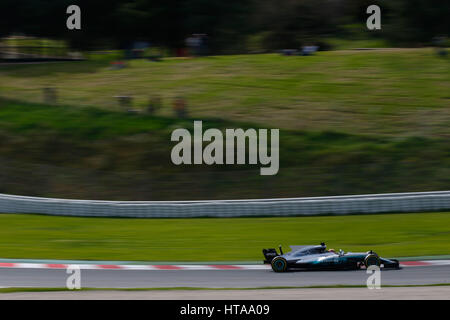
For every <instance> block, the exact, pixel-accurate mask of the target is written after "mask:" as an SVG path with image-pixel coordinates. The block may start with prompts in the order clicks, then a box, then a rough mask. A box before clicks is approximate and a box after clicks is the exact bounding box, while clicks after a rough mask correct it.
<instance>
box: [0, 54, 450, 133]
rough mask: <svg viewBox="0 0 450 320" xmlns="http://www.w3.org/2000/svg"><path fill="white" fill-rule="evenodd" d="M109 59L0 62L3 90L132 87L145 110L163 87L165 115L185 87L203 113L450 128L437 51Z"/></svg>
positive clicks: (108, 97)
mask: <svg viewBox="0 0 450 320" xmlns="http://www.w3.org/2000/svg"><path fill="white" fill-rule="evenodd" d="M109 59H110V56H108V55H105V56H101V55H100V56H98V58H97V59H94V60H93V61H87V62H76V63H72V62H69V63H54V64H44V65H22V66H0V96H3V97H8V98H13V99H17V98H18V97H20V99H24V100H27V101H33V102H41V101H42V94H41V89H42V88H43V87H47V86H52V87H56V88H58V89H59V96H60V103H62V104H65V105H72V106H80V105H89V106H100V107H103V108H106V109H109V110H113V109H117V108H118V107H117V102H116V101H115V99H114V98H113V97H114V96H116V95H123V94H129V95H133V96H134V97H135V105H136V107H137V108H144V107H145V106H146V104H147V101H148V99H149V96H152V95H159V96H161V98H162V99H163V104H164V107H163V109H162V110H161V112H160V114H161V115H162V116H169V115H172V102H173V99H174V98H175V97H176V96H179V95H182V96H185V97H186V99H187V101H188V104H189V112H190V114H191V115H192V116H193V117H195V118H209V117H218V118H222V119H227V120H230V121H239V122H241V121H244V122H252V123H258V124H260V125H261V126H267V125H269V126H271V127H278V128H285V129H295V130H314V131H321V130H333V131H339V132H345V133H352V134H361V133H364V134H374V135H380V134H383V135H395V136H412V135H420V136H427V137H428V136H445V137H447V138H448V137H449V135H450V125H449V124H450V123H449V119H450V108H449V106H450V100H449V99H450V95H449V92H450V65H449V63H450V62H449V61H450V60H449V59H443V58H439V57H437V56H436V55H435V54H434V52H433V50H432V49H381V50H373V51H371V50H370V51H367V50H364V51H357V50H353V51H351V50H347V51H332V52H320V53H318V54H317V55H316V56H311V57H283V56H280V55H277V54H264V55H241V56H215V57H205V58H199V59H166V60H163V61H162V62H150V61H146V60H140V61H138V60H137V61H131V62H129V67H128V68H125V69H121V70H111V68H110V64H109Z"/></svg>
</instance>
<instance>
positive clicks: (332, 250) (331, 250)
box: [328, 249, 336, 253]
mask: <svg viewBox="0 0 450 320" xmlns="http://www.w3.org/2000/svg"><path fill="white" fill-rule="evenodd" d="M328 252H333V253H336V251H335V250H334V249H330V250H328Z"/></svg>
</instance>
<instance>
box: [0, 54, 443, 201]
mask: <svg viewBox="0 0 450 320" xmlns="http://www.w3.org/2000/svg"><path fill="white" fill-rule="evenodd" d="M110 58H111V57H110V56H109V55H104V56H98V58H95V59H93V60H91V61H86V62H76V63H53V64H37V65H14V66H0V97H9V98H10V99H5V98H3V99H0V168H1V169H2V170H0V192H3V193H15V194H27V195H36V196H51V197H67V198H88V199H93V198H94V199H117V200H172V199H176V200H180V199H225V198H259V197H295V196H319V195H340V194H360V193H377V192H404V191H431V190H442V189H448V188H449V187H450V144H449V143H448V141H449V138H450V99H449V98H450V95H449V92H450V90H449V89H450V88H449V86H450V81H449V80H450V72H449V71H450V66H449V60H448V59H443V58H439V57H437V56H435V55H434V54H433V51H432V50H431V49H383V50H373V51H371V50H369V51H367V50H365V51H357V50H356V51H355V50H354V51H351V50H348V51H335V52H320V53H318V54H317V55H316V56H310V57H283V56H279V55H275V54H267V55H266V54H264V55H245V56H244V55H242V56H216V57H205V58H199V59H167V60H163V61H162V62H150V61H146V60H140V61H131V62H129V67H127V68H125V69H121V70H111V69H110V64H109V60H110ZM47 86H54V87H56V88H58V89H59V102H60V105H59V106H50V105H45V104H41V103H36V101H41V100H42V94H41V93H42V92H41V91H42V90H41V89H42V88H43V87H47ZM118 94H132V95H134V96H135V107H136V108H145V106H146V103H147V101H148V99H149V97H150V96H153V95H160V96H161V97H162V100H163V108H162V109H161V110H160V111H159V112H158V113H157V114H156V116H150V115H146V114H145V113H142V114H127V113H124V112H123V110H119V107H118V106H117V102H116V101H115V99H114V98H113V96H115V95H118ZM178 95H183V96H185V97H186V98H187V101H188V111H189V119H185V120H180V119H177V118H175V117H174V116H173V110H172V106H171V103H172V101H173V99H174V98H175V97H176V96H178ZM11 98H13V99H11ZM20 101H34V103H29V102H28V103H25V102H20ZM85 106H87V107H85ZM194 119H196V120H204V126H205V127H206V128H207V127H217V128H220V129H225V128H249V127H252V128H267V127H269V128H279V129H280V171H279V173H278V175H276V176H263V177H262V176H260V175H259V167H260V166H259V165H253V166H250V165H248V166H206V165H201V166H179V167H177V166H175V165H173V164H172V163H171V161H170V151H171V148H172V147H173V146H174V143H171V142H170V134H171V132H172V131H173V130H174V129H175V128H179V127H183V128H189V129H191V128H192V126H193V120H194Z"/></svg>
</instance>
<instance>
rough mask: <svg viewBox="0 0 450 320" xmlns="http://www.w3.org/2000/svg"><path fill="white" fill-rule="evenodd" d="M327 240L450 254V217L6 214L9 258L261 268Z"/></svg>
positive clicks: (388, 253) (351, 247)
mask: <svg viewBox="0 0 450 320" xmlns="http://www.w3.org/2000/svg"><path fill="white" fill-rule="evenodd" d="M321 241H325V242H326V243H327V244H328V246H329V247H330V248H335V249H340V248H342V249H343V250H345V251H367V250H370V249H372V250H374V251H376V252H377V253H379V254H380V255H381V256H385V257H392V256H395V257H402V256H419V255H440V254H448V253H449V244H450V213H448V212H446V213H414V214H413V213H411V214H383V215H355V216H326V217H294V218H222V219H212V218H208V219H207V218H204V219H110V218H75V217H53V216H41V215H14V214H1V215H0V257H2V258H28V259H75V260H76V259H79V260H126V261H133V260H135V261H239V260H241V261H250V260H252V261H254V260H261V259H262V253H261V249H262V248H268V247H271V248H272V247H276V246H277V245H278V244H282V245H283V246H284V247H285V248H286V249H287V246H288V245H298V244H315V243H320V242H321Z"/></svg>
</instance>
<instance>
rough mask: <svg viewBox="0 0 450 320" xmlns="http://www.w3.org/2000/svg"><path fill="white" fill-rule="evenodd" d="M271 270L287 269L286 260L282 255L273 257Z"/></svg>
mask: <svg viewBox="0 0 450 320" xmlns="http://www.w3.org/2000/svg"><path fill="white" fill-rule="evenodd" d="M271 265H272V270H273V271H275V272H286V271H287V261H286V259H285V258H283V257H275V258H273V260H272V263H271Z"/></svg>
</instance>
